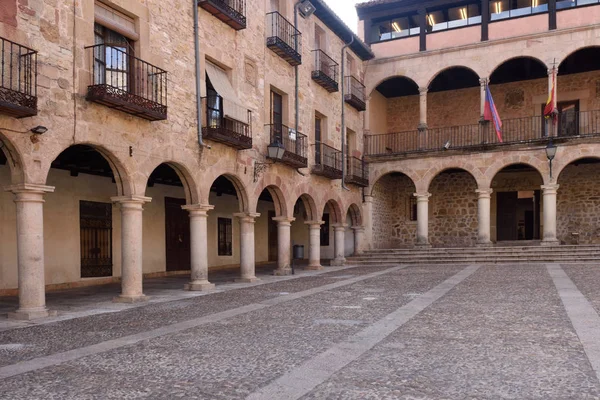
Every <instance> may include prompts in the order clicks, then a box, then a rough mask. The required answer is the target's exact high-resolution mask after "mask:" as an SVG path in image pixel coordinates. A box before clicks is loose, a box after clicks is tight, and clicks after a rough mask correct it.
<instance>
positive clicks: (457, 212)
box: [429, 172, 477, 247]
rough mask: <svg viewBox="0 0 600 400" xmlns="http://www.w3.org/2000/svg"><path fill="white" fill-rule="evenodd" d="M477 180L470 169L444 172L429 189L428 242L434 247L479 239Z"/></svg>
mask: <svg viewBox="0 0 600 400" xmlns="http://www.w3.org/2000/svg"><path fill="white" fill-rule="evenodd" d="M475 190H477V182H475V179H474V178H473V177H472V176H471V175H469V174H468V173H467V172H442V173H441V174H439V175H438V176H437V177H436V178H435V179H434V180H433V182H431V185H430V189H429V192H430V193H431V197H430V198H429V215H430V217H429V241H430V243H431V244H432V245H433V246H444V247H446V246H447V247H452V246H473V245H475V243H476V242H477V193H476V192H475Z"/></svg>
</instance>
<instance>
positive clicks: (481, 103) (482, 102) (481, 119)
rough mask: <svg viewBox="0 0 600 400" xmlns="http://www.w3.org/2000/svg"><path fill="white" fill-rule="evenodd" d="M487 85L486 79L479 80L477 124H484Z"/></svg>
mask: <svg viewBox="0 0 600 400" xmlns="http://www.w3.org/2000/svg"><path fill="white" fill-rule="evenodd" d="M486 84H487V78H481V79H480V80H479V96H480V97H479V114H480V116H479V122H480V123H484V122H485V86H486Z"/></svg>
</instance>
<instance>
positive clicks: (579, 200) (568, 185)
mask: <svg viewBox="0 0 600 400" xmlns="http://www.w3.org/2000/svg"><path fill="white" fill-rule="evenodd" d="M599 175H600V164H579V165H576V164H571V165H569V166H567V167H566V168H565V169H564V170H563V172H562V173H561V174H560V177H559V178H558V184H559V185H560V188H559V189H558V192H557V204H556V207H557V235H558V239H559V240H560V241H561V243H566V244H574V243H576V241H575V240H574V239H575V238H574V237H573V236H572V235H571V234H572V233H579V243H580V244H600V181H598V176H599Z"/></svg>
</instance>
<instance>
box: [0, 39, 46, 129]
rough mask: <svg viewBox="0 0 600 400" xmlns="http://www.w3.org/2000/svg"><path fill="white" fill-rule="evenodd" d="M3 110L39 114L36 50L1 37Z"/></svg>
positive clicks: (12, 113) (20, 115)
mask: <svg viewBox="0 0 600 400" xmlns="http://www.w3.org/2000/svg"><path fill="white" fill-rule="evenodd" d="M0 46H1V47H0V52H1V53H0V68H1V71H0V73H1V78H0V113H3V114H7V115H10V116H13V117H17V118H23V117H31V116H33V115H36V114H37V51H35V50H32V49H30V48H28V47H25V46H21V45H20V44H17V43H14V42H11V41H10V40H7V39H4V38H2V37H0Z"/></svg>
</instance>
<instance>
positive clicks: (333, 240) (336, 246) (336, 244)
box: [321, 199, 346, 265]
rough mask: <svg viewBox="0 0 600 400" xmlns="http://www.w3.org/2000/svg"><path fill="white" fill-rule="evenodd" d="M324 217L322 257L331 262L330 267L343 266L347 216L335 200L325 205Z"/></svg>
mask: <svg viewBox="0 0 600 400" xmlns="http://www.w3.org/2000/svg"><path fill="white" fill-rule="evenodd" d="M322 215H323V216H322V218H321V219H322V220H323V221H324V222H325V224H324V226H325V229H324V233H323V236H322V237H321V239H322V241H321V255H322V257H323V258H324V259H329V260H331V261H330V265H343V264H344V263H345V262H346V258H345V256H344V247H345V231H346V226H345V223H344V222H345V221H346V216H345V215H343V214H342V209H341V207H340V203H339V202H338V201H336V200H333V199H330V200H328V201H327V203H325V207H324V208H323V213H322ZM324 242H325V243H324Z"/></svg>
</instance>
